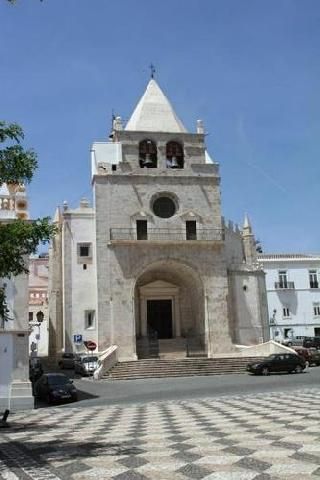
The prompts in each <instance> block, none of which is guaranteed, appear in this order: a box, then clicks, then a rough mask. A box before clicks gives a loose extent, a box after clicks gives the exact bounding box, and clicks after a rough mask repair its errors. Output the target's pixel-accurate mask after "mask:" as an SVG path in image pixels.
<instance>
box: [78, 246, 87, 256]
mask: <svg viewBox="0 0 320 480" xmlns="http://www.w3.org/2000/svg"><path fill="white" fill-rule="evenodd" d="M79 253H80V257H89V253H90V248H89V245H80V248H79Z"/></svg>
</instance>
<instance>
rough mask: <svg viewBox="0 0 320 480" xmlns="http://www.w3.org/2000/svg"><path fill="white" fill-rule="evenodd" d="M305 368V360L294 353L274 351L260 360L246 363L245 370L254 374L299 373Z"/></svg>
mask: <svg viewBox="0 0 320 480" xmlns="http://www.w3.org/2000/svg"><path fill="white" fill-rule="evenodd" d="M305 368H306V362H305V360H304V359H303V358H302V357H300V356H299V355H296V354H294V353H274V354H272V355H270V356H269V357H267V358H265V359H264V360H261V361H260V362H254V363H249V364H248V365H247V371H248V372H250V373H254V374H256V375H269V374H270V373H273V372H288V373H292V372H296V373H301V372H302V371H303V370H304V369H305Z"/></svg>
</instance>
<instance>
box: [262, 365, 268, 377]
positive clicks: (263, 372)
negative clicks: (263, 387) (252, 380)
mask: <svg viewBox="0 0 320 480" xmlns="http://www.w3.org/2000/svg"><path fill="white" fill-rule="evenodd" d="M261 373H262V375H264V376H267V375H269V373H270V372H269V368H268V367H263V369H262V370H261Z"/></svg>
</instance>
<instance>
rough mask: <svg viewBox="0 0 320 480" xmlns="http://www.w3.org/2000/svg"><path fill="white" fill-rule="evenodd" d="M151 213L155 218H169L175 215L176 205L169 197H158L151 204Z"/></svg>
mask: <svg viewBox="0 0 320 480" xmlns="http://www.w3.org/2000/svg"><path fill="white" fill-rule="evenodd" d="M152 209H153V213H154V214H155V215H157V217H161V218H170V217H172V216H173V215H174V214H175V213H176V209H177V208H176V204H175V202H174V201H173V200H172V198H170V197H158V198H156V199H155V201H154V202H153V206H152Z"/></svg>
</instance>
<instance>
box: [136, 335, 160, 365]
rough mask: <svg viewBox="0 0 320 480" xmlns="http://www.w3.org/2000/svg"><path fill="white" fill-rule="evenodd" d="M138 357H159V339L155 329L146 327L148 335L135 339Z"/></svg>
mask: <svg viewBox="0 0 320 480" xmlns="http://www.w3.org/2000/svg"><path fill="white" fill-rule="evenodd" d="M137 355H138V358H139V359H140V358H159V339H158V333H157V332H156V331H155V330H152V329H148V335H147V336H146V337H141V338H139V339H138V340H137Z"/></svg>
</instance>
